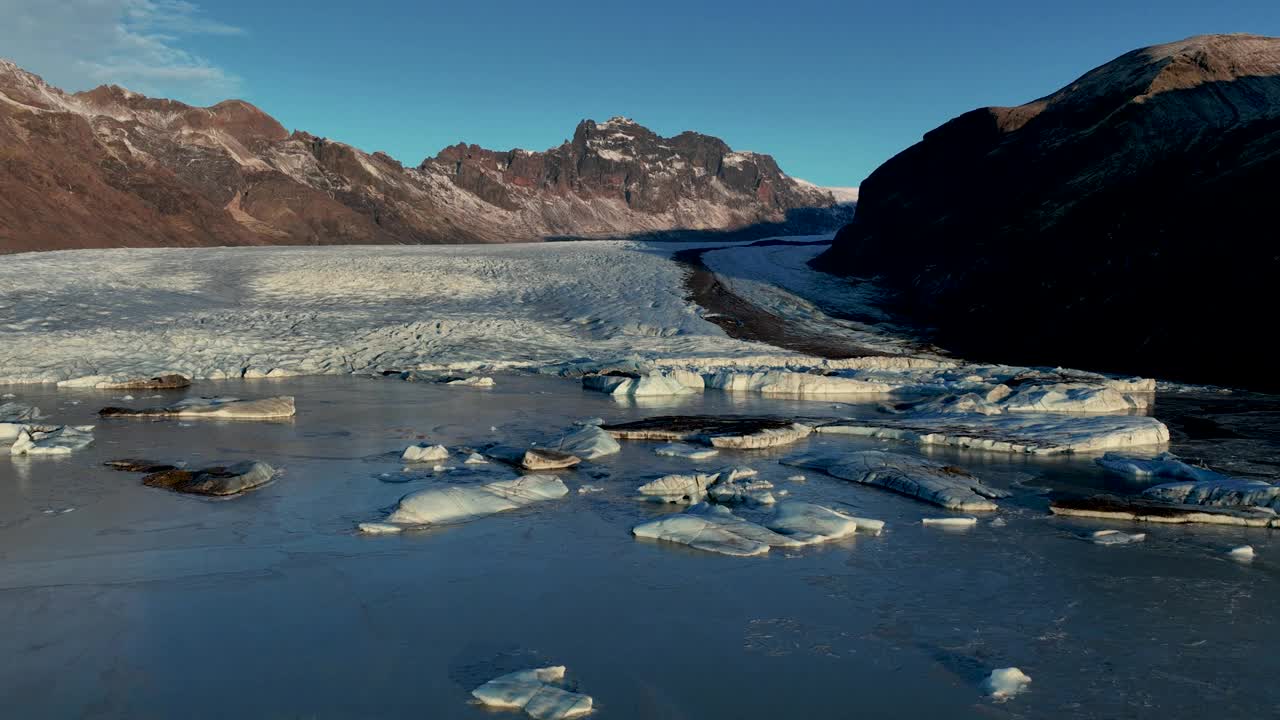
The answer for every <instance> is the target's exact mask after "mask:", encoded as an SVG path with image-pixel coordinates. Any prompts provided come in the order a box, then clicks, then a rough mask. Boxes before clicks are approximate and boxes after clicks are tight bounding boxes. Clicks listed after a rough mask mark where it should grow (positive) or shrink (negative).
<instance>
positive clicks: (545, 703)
mask: <svg viewBox="0 0 1280 720" xmlns="http://www.w3.org/2000/svg"><path fill="white" fill-rule="evenodd" d="M564 673H565V668H564V666H563V665H557V666H553V667H545V668H538V669H535V670H521V671H519V672H513V673H509V674H507V675H503V676H501V677H497V678H494V679H493V680H490V681H489V682H487V683H485V684H483V685H481V686H480V687H478V688H476V689H475V690H472V691H471V695H472V696H473V697H475V699H476V700H479V701H480V702H481V703H482V704H484V705H486V706H488V707H493V708H501V709H505V710H524V712H525V713H526V714H527V715H529V717H532V718H535V719H536V720H567V719H568V718H576V717H581V716H583V715H586V714H588V713H590V712H591V707H592V699H591V696H590V695H583V694H581V693H575V692H570V691H568V690H565V689H564V688H562V687H558V686H557V683H562V682H563V681H564Z"/></svg>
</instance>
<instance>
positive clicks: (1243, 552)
mask: <svg viewBox="0 0 1280 720" xmlns="http://www.w3.org/2000/svg"><path fill="white" fill-rule="evenodd" d="M1253 556H1254V552H1253V546H1252V545H1241V546H1240V547H1233V548H1231V549H1230V550H1228V551H1227V557H1229V558H1231V559H1232V560H1238V561H1240V562H1249V561H1250V560H1253Z"/></svg>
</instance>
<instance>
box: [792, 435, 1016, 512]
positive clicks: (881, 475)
mask: <svg viewBox="0 0 1280 720" xmlns="http://www.w3.org/2000/svg"><path fill="white" fill-rule="evenodd" d="M783 464H785V465H791V466H794V467H800V468H805V469H812V470H820V471H822V472H825V473H827V474H828V475H831V476H833V477H837V478H840V479H842V480H850V481H852V482H856V483H863V484H865V485H873V486H875V487H880V488H884V489H885V490H892V491H893V492H896V493H901V494H903V495H907V496H909V497H913V498H916V499H918V500H923V501H924V502H927V503H932V504H934V505H939V506H941V507H944V508H947V509H948V510H963V511H968V512H974V511H990V510H995V509H997V506H996V504H995V503H994V502H991V499H992V498H1002V497H1008V496H1009V493H1008V492H1006V491H1004V490H1000V489H997V488H993V487H990V486H988V485H985V484H983V482H982V481H981V480H979V479H978V478H976V477H974V476H973V475H970V474H969V473H968V472H966V471H964V470H962V469H960V468H957V467H953V466H949V465H942V464H940V463H935V462H933V461H931V460H926V459H924V458H920V457H915V456H912V455H900V454H897V453H888V452H883V451H879V450H867V451H863V452H855V453H851V454H848V455H843V456H837V457H835V458H813V457H802V458H797V459H790V460H784V461H783Z"/></svg>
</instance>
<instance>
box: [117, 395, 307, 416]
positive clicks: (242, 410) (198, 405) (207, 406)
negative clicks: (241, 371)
mask: <svg viewBox="0 0 1280 720" xmlns="http://www.w3.org/2000/svg"><path fill="white" fill-rule="evenodd" d="M294 413H295V409H294V405H293V398H292V397H291V396H287V395H282V396H278V397H269V398H262V399H260V400H241V399H239V398H233V397H206V398H188V399H186V400H180V401H178V402H176V403H174V404H172V405H166V406H164V407H152V408H142V409H138V410H135V409H131V408H121V407H106V408H103V409H101V410H99V411H98V414H99V415H101V416H103V417H181V418H216V419H229V420H277V419H283V418H291V417H293V416H294Z"/></svg>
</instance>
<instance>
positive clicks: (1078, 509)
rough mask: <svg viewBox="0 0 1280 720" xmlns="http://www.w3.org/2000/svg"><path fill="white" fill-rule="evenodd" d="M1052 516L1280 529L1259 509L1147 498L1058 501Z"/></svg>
mask: <svg viewBox="0 0 1280 720" xmlns="http://www.w3.org/2000/svg"><path fill="white" fill-rule="evenodd" d="M1049 511H1050V512H1052V513H1053V514H1054V515H1063V516H1067V517H1088V518H1105V519H1108V520H1131V521H1134V522H1150V523H1168V524H1182V523H1204V524H1210V525H1239V526H1243V527H1277V528H1280V516H1278V515H1277V514H1276V511H1275V510H1272V509H1270V508H1262V507H1250V506H1238V507H1213V506H1204V505H1178V504H1173V503H1167V502H1161V501H1158V500H1151V499H1148V498H1143V497H1137V498H1121V497H1116V496H1114V495H1093V496H1090V497H1068V498H1059V499H1057V500H1054V501H1053V502H1052V503H1050V504H1049Z"/></svg>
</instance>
